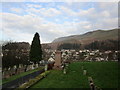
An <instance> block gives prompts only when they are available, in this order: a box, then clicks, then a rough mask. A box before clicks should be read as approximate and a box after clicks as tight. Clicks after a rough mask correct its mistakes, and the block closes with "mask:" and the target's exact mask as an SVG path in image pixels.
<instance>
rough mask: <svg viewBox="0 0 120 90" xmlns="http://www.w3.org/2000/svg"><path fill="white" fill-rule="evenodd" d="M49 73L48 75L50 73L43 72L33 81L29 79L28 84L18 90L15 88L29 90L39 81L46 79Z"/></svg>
mask: <svg viewBox="0 0 120 90" xmlns="http://www.w3.org/2000/svg"><path fill="white" fill-rule="evenodd" d="M49 73H50V71H45V72H44V73H42V74H40V75H38V76H37V77H35V78H34V79H30V80H29V81H28V82H26V83H24V84H22V85H21V86H19V88H17V90H18V89H20V88H29V87H31V86H32V85H33V84H35V83H37V82H38V81H39V80H41V79H43V78H44V77H46V76H47V75H48V74H49Z"/></svg>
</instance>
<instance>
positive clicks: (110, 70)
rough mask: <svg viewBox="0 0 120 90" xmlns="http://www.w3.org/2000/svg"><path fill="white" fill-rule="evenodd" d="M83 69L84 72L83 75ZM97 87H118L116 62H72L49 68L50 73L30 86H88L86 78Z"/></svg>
mask: <svg viewBox="0 0 120 90" xmlns="http://www.w3.org/2000/svg"><path fill="white" fill-rule="evenodd" d="M84 70H86V74H85V75H84V72H83V71H84ZM89 77H91V78H92V79H93V82H94V85H95V86H96V87H97V88H117V87H118V63H117V62H73V63H71V64H69V66H68V67H67V69H66V74H64V73H63V70H50V74H49V75H48V76H47V77H46V78H44V79H42V80H40V81H39V82H38V83H36V84H34V85H33V86H32V87H31V88H30V90H31V89H33V88H90V85H89V81H88V78H89Z"/></svg>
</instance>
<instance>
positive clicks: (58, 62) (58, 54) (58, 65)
mask: <svg viewBox="0 0 120 90" xmlns="http://www.w3.org/2000/svg"><path fill="white" fill-rule="evenodd" d="M61 63H62V59H61V52H60V51H56V53H55V64H54V67H53V68H54V69H58V70H61V69H62V67H61Z"/></svg>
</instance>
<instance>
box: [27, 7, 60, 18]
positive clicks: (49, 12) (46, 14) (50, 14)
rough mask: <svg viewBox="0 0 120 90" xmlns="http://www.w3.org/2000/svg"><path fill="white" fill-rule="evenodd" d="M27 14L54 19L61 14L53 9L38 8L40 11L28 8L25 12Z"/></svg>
mask: <svg viewBox="0 0 120 90" xmlns="http://www.w3.org/2000/svg"><path fill="white" fill-rule="evenodd" d="M26 11H27V12H30V13H35V14H37V15H42V16H44V17H54V16H57V15H60V14H61V12H60V11H59V10H57V9H55V8H40V9H36V8H33V7H32V8H29V9H27V10H26Z"/></svg>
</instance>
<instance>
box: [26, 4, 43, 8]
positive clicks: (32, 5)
mask: <svg viewBox="0 0 120 90" xmlns="http://www.w3.org/2000/svg"><path fill="white" fill-rule="evenodd" d="M26 6H27V7H29V8H41V7H42V6H41V5H38V4H37V5H36V4H27V5H26Z"/></svg>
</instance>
